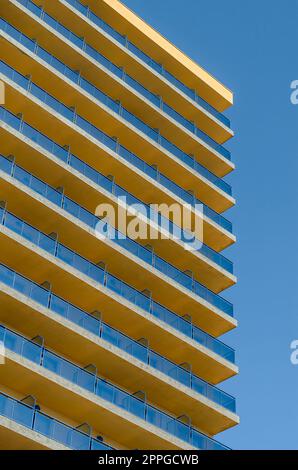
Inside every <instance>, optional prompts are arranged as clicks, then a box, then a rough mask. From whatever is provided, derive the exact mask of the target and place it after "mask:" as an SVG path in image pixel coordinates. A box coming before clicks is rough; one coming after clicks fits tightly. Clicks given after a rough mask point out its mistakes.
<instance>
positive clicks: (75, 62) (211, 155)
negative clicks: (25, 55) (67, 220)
mask: <svg viewBox="0 0 298 470" xmlns="http://www.w3.org/2000/svg"><path fill="white" fill-rule="evenodd" d="M4 1H5V2H8V4H6V5H5V9H4V8H3V10H4V11H3V17H4V18H5V19H6V20H7V21H9V22H11V23H12V24H13V25H14V26H15V27H17V28H19V29H21V30H22V31H23V32H24V33H25V34H27V35H29V37H34V38H35V39H37V41H38V43H39V44H41V45H42V46H43V47H45V48H46V49H47V48H49V46H50V52H51V53H53V54H54V55H55V56H57V57H58V58H60V59H61V60H62V61H63V62H65V63H66V64H67V65H69V66H70V67H73V68H74V69H75V70H80V71H81V73H82V75H83V76H84V77H85V78H87V79H88V80H90V81H91V82H92V83H94V84H95V85H96V86H98V87H99V88H102V89H103V91H105V92H107V93H108V94H109V95H110V96H111V97H113V98H115V99H118V100H120V101H121V102H123V104H124V105H125V106H127V107H128V109H129V110H131V111H132V112H133V110H134V106H133V105H132V103H134V102H136V100H137V104H136V106H137V107H138V108H139V106H141V107H143V106H144V99H143V97H142V96H141V95H140V94H138V93H137V92H136V91H135V90H133V89H132V88H131V87H129V86H127V85H126V84H125V83H124V81H123V80H121V79H120V78H116V77H113V76H112V74H110V73H107V69H105V68H104V67H103V66H101V65H100V64H99V63H98V62H96V61H95V60H94V59H92V58H91V57H90V56H88V54H86V53H85V52H83V51H82V50H81V49H79V48H77V47H76V46H74V45H73V44H72V43H70V42H68V41H67V40H65V39H64V38H63V37H62V36H60V35H59V33H57V32H56V31H55V30H53V29H52V28H51V27H50V26H48V25H46V23H44V22H42V20H40V19H38V18H37V17H35V16H34V15H32V14H31V13H30V12H29V11H28V10H26V9H25V8H22V6H21V5H20V4H19V3H18V2H16V1H15V0H4ZM3 7H4V5H3ZM0 11H1V10H0ZM24 12H25V13H26V14H27V16H26V21H24ZM105 86H106V87H108V88H106V89H105V88H104V87H105ZM123 95H125V96H127V97H128V95H129V101H127V102H126V101H124V99H123ZM137 95H138V96H137ZM147 104H148V105H149V107H151V105H150V103H149V101H148V102H147ZM150 114H151V116H152V122H156V119H158V118H157V116H156V113H153V115H152V110H149V109H146V112H144V115H150ZM158 114H160V113H159V111H158ZM168 125H170V124H169V123H168ZM175 127H176V126H175ZM170 133H172V131H169V134H170ZM187 141H188V138H187ZM194 144H195V145H194V147H193V148H198V146H200V145H199V143H198V142H195V143H194ZM156 147H159V146H156ZM199 150H200V151H199V152H198V154H197V153H196V152H195V154H196V158H197V159H198V161H200V163H202V164H203V165H204V166H206V167H207V168H208V169H209V170H210V171H212V172H213V173H215V174H216V175H217V176H219V177H222V176H224V175H226V174H227V173H229V172H230V171H232V170H233V169H234V168H235V165H234V164H233V163H232V162H231V161H229V160H228V159H226V158H224V157H222V156H221V155H220V154H219V153H218V152H215V151H212V152H210V149H208V148H207V147H206V145H202V146H200V149H199ZM150 153H151V154H153V155H151V158H152V157H153V158H154V159H155V160H156V161H155V162H154V163H156V164H158V165H159V166H160V168H161V169H162V167H164V166H165V162H166V166H170V165H171V166H173V167H174V166H175V164H174V163H172V160H175V161H176V160H178V161H179V162H180V166H181V161H180V160H179V159H178V158H177V157H174V156H173V155H172V154H170V153H169V152H168V151H166V150H164V149H163V148H162V147H159V148H156V149H154V150H153V151H152V150H151V152H150ZM159 154H160V156H162V160H163V165H162V162H159V158H158V155H159ZM148 157H149V158H150V155H148ZM177 163H178V162H176V164H177ZM184 167H185V168H184ZM182 168H183V169H184V170H185V172H187V171H188V172H191V173H193V174H194V173H195V172H194V171H193V170H192V169H191V168H189V167H188V168H187V167H186V165H184V164H183V165H182ZM173 170H174V169H170V168H169V172H170V171H171V172H172V174H175V170H174V171H173ZM180 172H182V170H181V169H180ZM182 173H183V174H182V175H181V176H184V181H185V182H186V181H187V180H186V179H185V178H187V177H186V176H185V175H184V171H183V172H182ZM194 176H197V175H195V174H194Z"/></svg>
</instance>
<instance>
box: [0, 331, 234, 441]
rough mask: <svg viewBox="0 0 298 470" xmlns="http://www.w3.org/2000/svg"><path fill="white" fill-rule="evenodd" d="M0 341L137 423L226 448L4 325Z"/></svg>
mask: <svg viewBox="0 0 298 470" xmlns="http://www.w3.org/2000/svg"><path fill="white" fill-rule="evenodd" d="M0 341H2V343H3V345H4V347H5V348H7V349H9V350H10V351H13V352H15V353H16V354H18V355H20V356H21V357H23V358H26V359H28V360H29V361H31V362H33V363H35V364H38V365H39V366H41V367H43V368H44V369H46V370H49V371H51V372H52V373H54V374H56V375H58V376H59V377H62V378H63V379H66V380H67V381H69V382H71V383H74V384H75V385H78V386H79V387H81V388H83V389H85V390H87V391H89V392H90V393H92V394H94V395H96V396H98V397H100V398H102V399H103V400H105V401H107V402H109V403H112V404H113V405H115V406H116V407H117V408H119V411H120V410H125V411H128V412H129V413H131V414H132V415H134V416H136V417H138V418H140V419H141V420H144V421H145V422H148V423H150V424H152V425H154V426H156V427H158V428H160V429H162V430H163V431H166V432H167V433H169V434H171V435H173V436H175V437H177V438H178V439H181V440H183V441H185V442H188V443H189V444H191V445H192V446H193V447H195V448H197V449H202V450H205V449H208V450H211V449H212V450H226V449H227V447H225V446H224V445H222V444H220V443H218V442H217V441H215V440H213V439H211V438H209V437H207V436H205V435H204V434H202V433H200V432H199V431H197V430H196V429H195V428H193V427H191V426H189V425H186V424H184V423H183V422H181V421H179V420H178V419H176V418H174V417H172V416H170V415H169V414H167V413H165V412H163V411H161V410H159V409H157V408H155V407H153V406H152V405H149V404H148V403H146V401H142V400H140V399H139V398H137V397H136V396H134V395H131V394H129V393H128V392H125V391H124V390H122V389H120V388H118V387H117V386H115V385H114V384H112V383H111V382H109V381H107V380H105V379H103V378H100V377H98V376H96V375H94V374H91V373H90V372H88V371H87V370H85V369H82V368H80V367H79V366H77V365H75V364H73V363H71V362H70V361H68V360H66V359H63V358H62V357H61V356H58V355H57V354H55V353H53V352H51V351H50V350H48V349H46V348H44V347H42V346H40V345H38V344H36V343H34V342H32V341H30V340H28V339H26V338H24V337H23V336H21V335H19V334H17V333H15V332H13V331H11V330H9V329H8V328H5V327H4V326H2V327H0Z"/></svg>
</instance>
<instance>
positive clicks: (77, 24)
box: [36, 0, 233, 150]
mask: <svg viewBox="0 0 298 470" xmlns="http://www.w3.org/2000/svg"><path fill="white" fill-rule="evenodd" d="M36 3H37V4H38V5H40V4H39V3H38V2H36ZM42 5H43V7H44V8H45V10H46V11H47V13H49V14H50V15H52V16H53V17H54V18H57V19H58V20H59V21H61V22H62V24H63V25H64V26H66V27H67V28H68V29H70V30H71V31H73V32H74V33H75V34H77V35H78V36H80V37H84V38H85V41H86V42H87V43H88V44H90V45H91V46H92V47H94V48H95V49H96V50H98V51H99V52H100V53H101V54H103V55H104V56H105V57H107V58H108V59H109V60H111V61H112V62H113V63H116V64H117V65H118V66H119V65H120V64H121V66H122V67H124V69H125V70H126V73H128V74H129V75H131V76H132V77H133V78H134V79H135V80H137V81H139V82H140V83H142V85H143V86H144V87H145V88H147V89H148V90H150V91H151V92H152V93H154V94H155V95H158V96H161V97H162V98H163V100H164V101H165V102H166V103H167V104H168V105H169V106H171V107H173V108H174V109H175V110H177V111H178V112H180V114H181V115H182V116H184V117H185V118H187V119H188V120H189V121H191V122H194V123H195V124H196V125H197V127H198V128H200V129H201V130H202V131H204V132H206V133H207V134H208V135H210V137H212V138H213V139H214V140H216V141H217V142H218V143H221V144H222V143H224V142H225V141H227V140H228V139H229V138H231V137H232V136H233V131H232V130H231V129H230V128H228V127H227V126H225V125H224V124H223V123H222V122H221V121H219V120H218V119H217V118H216V117H215V116H213V115H212V114H211V113H210V112H208V111H207V110H205V109H204V108H203V107H201V106H200V105H199V104H197V103H195V102H194V101H193V100H192V99H191V98H189V97H188V96H187V95H185V94H184V93H183V92H182V91H180V90H179V88H177V87H175V86H174V85H173V84H171V82H169V81H168V80H166V79H165V78H164V77H163V76H162V75H161V74H159V73H158V72H155V71H154V69H153V68H151V67H150V66H148V65H147V64H146V63H145V62H143V61H142V60H141V59H139V58H138V57H137V56H136V55H135V54H134V53H133V52H131V51H130V50H129V49H128V48H127V47H125V46H123V45H122V44H121V43H120V42H117V40H115V39H114V38H113V37H112V36H110V35H109V34H108V33H107V32H105V31H104V30H103V29H101V28H100V27H99V26H98V25H97V24H95V23H94V22H93V21H92V20H90V19H89V18H87V17H86V16H85V15H83V14H82V13H81V12H79V11H78V10H77V9H76V8H75V7H73V6H72V5H70V4H69V3H68V2H67V1H66V0H43V2H42ZM121 26H123V24H122V25H121ZM135 108H136V109H135V111H136V112H137V113H138V114H139V115H140V117H142V115H145V116H146V119H148V120H150V123H151V125H153V127H159V128H160V129H161V132H163V128H164V126H165V132H166V134H168V133H169V138H170V140H171V138H173V139H176V140H175V141H174V140H173V142H174V143H175V142H176V143H177V145H178V146H179V145H182V147H183V146H184V145H185V143H184V141H185V137H184V138H183V136H182V134H181V129H180V126H179V127H178V129H177V128H176V132H177V130H178V135H177V134H174V133H173V132H175V130H174V129H170V130H169V129H168V125H167V124H166V123H165V122H164V118H165V119H167V118H166V117H165V116H163V118H162V119H161V117H160V116H159V114H158V113H157V116H156V118H157V120H156V121H155V120H154V119H153V120H152V117H151V116H149V115H148V113H146V114H144V110H143V109H141V108H140V107H135ZM161 114H162V115H163V113H161ZM175 123H176V125H177V121H175V122H174V125H175ZM166 134H165V136H166ZM189 137H190V138H194V137H195V136H194V135H193V136H189ZM185 148H186V150H187V146H186V147H185Z"/></svg>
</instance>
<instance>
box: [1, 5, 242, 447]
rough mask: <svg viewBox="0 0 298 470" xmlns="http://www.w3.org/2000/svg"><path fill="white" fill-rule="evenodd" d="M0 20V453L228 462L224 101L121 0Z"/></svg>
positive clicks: (230, 367)
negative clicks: (198, 452) (190, 454)
mask: <svg viewBox="0 0 298 470" xmlns="http://www.w3.org/2000/svg"><path fill="white" fill-rule="evenodd" d="M85 3H87V5H86V4H85ZM0 12H1V20H0V26H1V28H0V29H1V48H0V54H1V57H0V80H1V87H0V92H1V107H0V145H1V148H0V154H1V155H0V177H1V178H0V201H1V203H0V253H1V260H0V261H1V265H0V316H1V319H0V321H1V326H0V341H1V346H2V349H1V357H0V359H1V364H0V386H1V393H0V448H1V449H96V450H99V449H130V450H131V449H158V450H161V449H174V450H175V449H176V450H184V449H216V450H217V449H218V450H221V449H226V447H225V446H224V445H223V444H221V443H220V442H219V441H218V438H215V437H214V436H216V435H217V434H218V433H220V432H222V431H224V430H226V429H228V428H230V427H232V426H234V425H236V424H238V422H239V418H238V415H237V413H236V408H235V398H234V397H232V396H230V395H229V394H227V393H225V392H224V391H223V390H222V389H221V385H220V383H221V382H223V381H225V380H226V379H228V378H230V377H232V376H234V375H235V374H237V372H238V368H237V365H236V364H235V354H234V350H233V349H232V348H231V347H230V346H228V345H227V344H225V342H223V341H221V339H219V338H220V336H221V335H223V334H224V333H226V332H228V331H230V330H232V329H233V328H235V327H236V326H237V321H236V320H235V318H234V316H233V306H232V304H231V303H230V302H229V301H227V300H226V299H225V298H224V297H223V296H222V291H224V290H225V289H227V288H228V287H230V286H232V285H233V284H235V282H236V277H235V276H234V274H233V264H232V262H231V261H230V260H229V259H227V258H226V257H225V256H224V255H223V254H222V251H223V250H224V249H225V248H227V247H228V246H230V245H231V244H233V243H234V242H235V236H234V235H233V231H232V225H231V222H230V221H229V220H227V219H226V218H225V217H224V216H223V215H222V213H223V212H224V211H225V210H227V209H229V208H230V207H232V206H233V205H234V203H235V200H234V198H233V196H232V191H231V187H230V185H229V184H228V183H227V182H226V181H225V180H224V179H223V177H224V176H225V175H226V174H228V173H229V172H231V171H232V170H233V169H234V164H233V163H232V161H231V156H230V152H229V151H228V150H227V149H226V147H225V142H226V141H227V140H228V139H230V138H231V137H232V136H233V131H232V130H231V128H230V122H229V119H228V118H227V117H226V116H225V115H224V114H222V113H223V112H224V111H225V110H226V109H227V108H228V107H229V106H230V105H232V102H233V95H232V93H231V91H229V90H228V89H227V88H226V87H225V86H224V85H222V84H221V83H220V82H219V81H218V80H216V78H214V77H213V76H211V75H210V74H209V73H208V72H206V71H205V70H204V69H202V68H201V67H200V66H199V65H197V64H196V63H195V62H194V61H193V60H192V59H190V58H189V57H187V56H186V55H185V54H184V53H183V52H181V51H180V50H179V49H177V48H176V47H175V46H174V45H173V44H171V43H170V42H169V41H168V40H167V39H165V38H164V37H163V36H162V35H161V34H160V33H158V32H157V31H155V30H154V29H153V28H151V27H150V26H149V25H148V24H146V23H145V22H144V21H143V20H142V19H141V18H139V17H138V16H137V15H136V14H135V13H133V12H132V11H130V10H129V9H128V8H127V7H126V6H124V5H123V4H122V3H120V2H119V1H118V0H86V2H84V3H80V2H79V1H77V0H34V1H31V0H1V1H0ZM136 204H137V206H136ZM182 208H183V211H182ZM179 211H180V213H179ZM182 212H183V214H182ZM113 213H114V217H113ZM181 214H182V215H183V217H182V216H181ZM185 224H187V230H186V229H185ZM133 229H134V230H133ZM126 232H127V233H126ZM191 233H192V238H191V237H190V235H191ZM136 234H137V235H138V236H135V235H136ZM178 234H180V235H179V236H178Z"/></svg>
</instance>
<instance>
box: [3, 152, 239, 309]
mask: <svg viewBox="0 0 298 470" xmlns="http://www.w3.org/2000/svg"><path fill="white" fill-rule="evenodd" d="M0 169H1V170H2V171H4V172H5V173H7V174H9V175H11V176H13V177H14V178H15V179H16V180H17V181H20V182H21V183H23V184H24V185H26V186H28V187H29V188H30V189H33V190H34V191H35V192H37V193H38V194H41V195H42V196H44V197H45V198H46V199H48V200H49V201H51V202H53V203H54V204H56V205H57V206H59V207H61V208H62V209H64V210H65V211H66V212H68V213H69V214H71V215H72V216H74V217H76V218H77V219H79V220H80V221H82V222H84V223H85V224H86V225H88V226H89V227H91V228H92V229H93V230H95V231H96V233H97V235H100V236H102V237H104V238H108V239H110V240H112V241H113V243H115V244H117V245H119V246H121V247H122V248H124V249H125V250H127V251H129V252H130V253H132V254H133V255H135V256H136V257H138V258H140V259H141V260H142V261H145V263H148V264H149V265H151V266H153V267H154V268H155V269H157V270H158V271H159V272H161V273H163V274H164V275H166V276H167V277H169V278H170V279H172V280H174V281H176V282H177V283H178V284H181V285H182V286H183V287H184V288H186V289H188V290H190V291H192V292H194V293H195V294H196V295H198V296H199V297H201V298H202V299H204V300H206V301H207V302H208V303H210V304H211V305H213V306H215V307H217V308H219V309H220V310H222V311H224V312H225V313H227V314H228V315H230V316H233V304H232V303H231V302H229V301H227V300H226V299H224V298H223V297H221V296H220V295H219V294H215V293H214V292H212V291H211V290H209V289H208V288H207V287H205V286H203V285H202V284H200V283H199V282H198V281H197V280H195V279H194V278H193V277H191V276H189V275H188V274H187V273H184V272H182V271H180V270H179V269H177V268H176V267H175V266H173V265H172V264H170V263H168V262H167V261H165V260H163V259H162V258H161V257H159V256H157V255H156V254H155V253H154V252H153V251H151V250H150V249H148V248H146V247H144V246H143V245H140V244H139V243H137V242H136V241H135V240H132V239H131V238H128V237H126V236H125V235H124V234H122V233H121V232H119V231H118V230H116V229H115V228H114V227H111V226H110V225H108V224H107V223H106V222H105V221H101V220H100V219H98V218H97V217H96V216H95V215H94V214H92V213H91V212H89V211H87V210H86V209H85V208H83V207H82V206H79V205H78V204H77V203H75V202H74V201H72V200H71V199H69V198H68V197H67V196H65V195H64V194H62V193H61V192H59V191H58V190H57V189H54V188H52V187H51V186H49V185H47V184H46V183H44V182H43V181H41V180H40V179H38V178H36V177H35V176H34V175H32V174H31V173H29V172H27V171H26V170H24V169H23V168H22V167H20V166H18V165H16V164H15V163H14V162H13V161H11V160H9V159H7V158H5V157H4V156H2V155H1V154H0ZM106 180H107V184H109V185H111V184H112V182H111V181H110V180H109V179H106Z"/></svg>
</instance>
